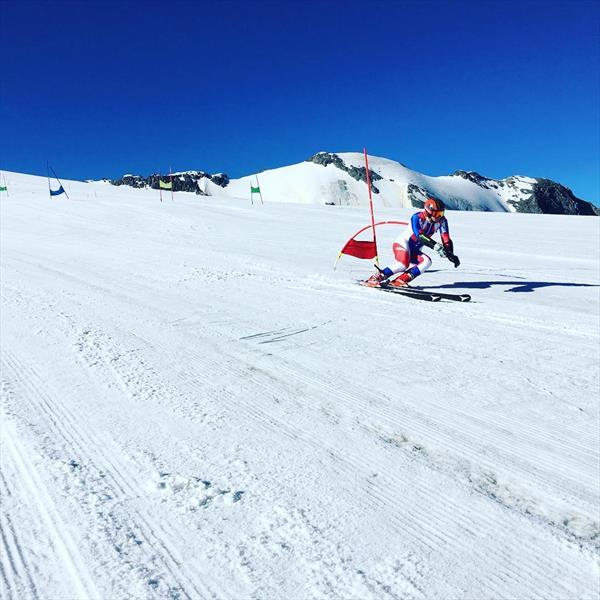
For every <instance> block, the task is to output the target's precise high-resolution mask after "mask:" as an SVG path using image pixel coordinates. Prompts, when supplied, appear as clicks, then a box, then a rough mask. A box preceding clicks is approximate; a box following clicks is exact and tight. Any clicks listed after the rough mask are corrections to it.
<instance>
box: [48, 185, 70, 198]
mask: <svg viewBox="0 0 600 600" xmlns="http://www.w3.org/2000/svg"><path fill="white" fill-rule="evenodd" d="M65 193H66V192H65V188H64V187H63V186H62V185H61V186H60V187H59V188H58V189H57V190H53V189H52V188H50V195H51V196H60V195H61V194H65Z"/></svg>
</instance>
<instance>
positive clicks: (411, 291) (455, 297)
mask: <svg viewBox="0 0 600 600" xmlns="http://www.w3.org/2000/svg"><path fill="white" fill-rule="evenodd" d="M359 283H360V284H361V285H365V282H364V281H360V282H359ZM366 287H371V286H366ZM371 289H374V290H381V291H383V292H389V293H392V294H399V295H401V296H407V297H409V298H414V299H415V300H424V301H425V302H439V301H440V300H450V301H451V302H469V301H470V300H471V296H470V295H469V294H446V293H444V292H432V291H429V290H422V289H417V288H412V287H408V286H406V287H396V286H393V285H390V284H389V283H388V284H386V283H384V284H383V285H380V286H379V287H372V288H371Z"/></svg>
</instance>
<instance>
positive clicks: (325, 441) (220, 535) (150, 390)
mask: <svg viewBox="0 0 600 600" xmlns="http://www.w3.org/2000/svg"><path fill="white" fill-rule="evenodd" d="M380 166H381V168H383V165H380ZM316 167H317V166H315V168H316ZM319 168H321V169H323V170H325V168H323V167H319ZM263 181H264V183H263ZM7 183H8V186H9V192H10V197H8V198H7V197H6V194H4V193H2V194H1V195H0V210H1V212H0V217H1V248H0V250H1V253H0V259H1V283H2V289H1V291H2V310H1V314H0V316H1V322H0V325H1V334H2V335H1V359H2V362H1V370H2V373H1V375H2V403H1V409H2V413H1V420H0V424H1V431H0V433H1V436H0V451H1V453H0V467H1V469H0V474H1V476H0V489H1V493H2V505H1V510H0V518H1V521H0V527H1V535H0V548H1V549H0V597H2V598H14V599H18V600H21V599H23V598H40V599H49V598H52V599H57V598H61V599H67V598H173V599H174V598H297V599H305V598H361V599H363V598H373V599H382V598H398V599H403V600H404V599H409V598H417V599H431V598H445V599H451V598H452V599H456V598H464V599H486V598H489V599H492V598H493V599H496V598H546V599H557V600H558V599H561V600H562V599H566V598H573V599H575V598H577V599H582V598H583V599H588V598H589V599H595V598H597V597H598V594H599V593H600V590H599V583H598V581H599V566H598V557H599V547H600V529H599V524H598V510H599V502H600V489H599V479H598V477H599V476H598V469H599V426H598V425H599V410H598V396H597V393H598V384H599V377H598V364H599V358H600V357H599V344H598V341H599V334H600V331H599V328H600V323H599V290H600V273H599V258H600V257H599V255H598V252H599V247H598V238H599V229H598V227H599V226H598V223H599V220H598V219H597V218H595V217H589V218H587V217H579V218H573V217H557V216H546V215H524V214H513V213H495V214H490V213H487V214H484V213H463V212H460V213H458V212H457V213H451V214H450V226H451V232H452V234H453V237H454V239H455V246H456V252H457V254H458V255H459V256H460V258H461V260H462V265H461V267H460V268H459V269H458V270H454V269H453V268H451V267H450V266H449V263H444V262H441V261H440V260H439V259H434V267H433V271H432V272H430V273H428V274H426V275H424V276H423V277H422V282H421V283H422V284H423V285H426V286H428V287H430V288H432V289H442V290H446V291H453V290H454V291H459V290H461V291H462V290H464V291H468V292H469V293H471V294H472V295H473V302H471V303H470V304H454V303H445V302H440V303H436V304H431V303H424V302H419V301H416V300H411V299H406V298H403V297H397V296H392V295H391V294H386V293H382V292H379V291H377V290H369V289H366V288H361V287H359V286H356V285H354V284H353V283H352V279H353V278H356V277H358V276H362V275H364V274H366V273H368V272H369V271H370V268H369V265H368V264H366V263H365V262H363V261H358V260H356V259H352V258H346V257H345V258H343V259H342V260H341V262H340V264H339V267H338V270H337V271H336V272H333V271H332V269H331V266H332V264H333V260H334V258H335V256H336V255H337V252H338V251H339V249H340V247H341V246H342V244H343V242H344V241H345V240H346V239H347V238H348V237H349V236H350V235H351V234H352V233H353V232H354V231H356V230H357V229H359V228H360V227H361V226H363V225H364V224H366V223H367V222H368V218H367V215H366V213H365V210H364V209H361V208H340V207H332V206H318V205H313V206H305V205H301V204H277V203H271V202H266V203H265V205H264V206H261V205H254V206H250V204H249V202H248V200H247V199H245V200H235V199H231V198H228V199H227V200H226V201H223V200H222V199H219V198H217V197H212V198H206V197H199V196H196V195H194V194H186V193H179V194H175V201H174V202H171V200H170V197H169V196H168V195H165V201H164V202H162V203H160V202H159V201H158V192H156V191H153V190H144V189H142V190H136V189H132V188H126V187H118V188H117V187H112V186H107V185H104V184H101V183H87V184H84V183H76V182H68V181H67V182H64V183H65V187H66V188H67V191H68V192H69V194H70V196H71V200H67V199H66V198H65V197H64V196H61V197H58V198H57V199H53V200H50V199H49V198H48V195H47V183H46V180H45V179H43V178H38V177H33V176H26V175H19V174H15V173H8V174H7ZM261 185H265V190H266V191H267V192H268V187H267V186H268V179H267V178H266V177H265V178H264V179H263V180H261ZM266 199H267V200H268V196H266ZM300 200H301V199H300ZM375 202H376V209H377V211H378V213H377V216H378V217H380V218H382V219H383V218H387V219H394V218H395V219H397V218H403V219H406V218H408V216H409V215H410V212H411V211H410V210H409V209H404V210H382V209H381V204H379V203H378V199H377V198H376V199H375ZM394 234H395V229H394V228H393V227H388V229H387V230H384V229H382V231H381V234H380V242H381V249H382V251H381V255H382V257H383V262H384V263H385V262H386V261H387V260H389V258H390V252H389V244H390V242H391V239H392V237H393V236H394ZM573 240H576V243H575V244H574V243H573Z"/></svg>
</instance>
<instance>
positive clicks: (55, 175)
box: [50, 167, 71, 200]
mask: <svg viewBox="0 0 600 600" xmlns="http://www.w3.org/2000/svg"><path fill="white" fill-rule="evenodd" d="M50 170H51V171H52V174H53V175H54V178H55V179H56V181H58V185H60V187H61V188H62V190H63V192H64V193H65V196H66V197H67V198H69V194H67V190H65V186H64V185H63V184H62V181H61V180H60V179H59V178H58V175H57V174H56V172H55V171H54V169H53V168H52V167H50ZM70 199H71V198H69V200H70Z"/></svg>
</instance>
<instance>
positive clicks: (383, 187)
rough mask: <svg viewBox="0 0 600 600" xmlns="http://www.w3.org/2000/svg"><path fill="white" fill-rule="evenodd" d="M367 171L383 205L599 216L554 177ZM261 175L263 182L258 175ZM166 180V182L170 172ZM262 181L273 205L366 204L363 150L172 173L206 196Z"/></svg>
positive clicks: (185, 187)
mask: <svg viewBox="0 0 600 600" xmlns="http://www.w3.org/2000/svg"><path fill="white" fill-rule="evenodd" d="M369 168H370V175H371V181H372V185H373V193H374V194H375V199H376V201H377V202H378V204H379V206H383V207H402V208H407V207H420V206H422V204H423V201H424V199H425V198H426V197H427V196H431V195H433V196H436V197H438V198H441V199H442V200H444V202H445V203H446V205H447V206H448V208H449V209H451V210H476V211H486V212H525V213H547V214H566V215H594V214H598V209H597V208H596V207H595V206H594V205H593V204H591V203H590V202H587V201H585V200H581V199H580V198H577V197H576V196H575V195H574V194H573V192H572V191H571V190H570V189H569V188H567V187H565V186H563V185H561V184H559V183H556V182H554V181H551V180H549V179H540V178H533V177H524V176H516V175H515V176H512V177H507V178H506V179H491V178H489V177H484V176H483V175H480V174H479V173H476V172H474V171H455V172H454V173H452V174H451V175H446V176H441V177H430V176H428V175H423V174H422V173H419V172H417V171H413V170H412V169H409V168H408V167H406V166H404V165H403V164H401V163H399V162H396V161H393V160H389V159H386V158H380V157H377V156H372V157H370V158H369ZM257 178H258V179H257ZM162 179H163V180H165V181H167V180H168V176H165V175H163V176H162ZM158 180H159V175H157V174H155V175H151V176H149V177H145V178H144V177H142V176H139V175H125V176H123V177H122V178H121V179H118V180H115V181H114V182H113V183H114V184H115V185H131V186H133V187H137V188H140V187H152V188H158ZM257 180H258V182H259V184H260V189H261V192H262V195H263V198H264V199H265V200H268V201H272V202H298V203H303V204H329V205H338V206H360V205H363V204H366V203H367V202H368V196H367V192H366V169H365V166H364V158H363V155H362V154H360V153H357V152H346V153H340V154H332V153H329V152H318V153H317V154H315V155H314V156H312V157H311V158H309V159H308V160H306V161H304V162H302V163H299V164H295V165H290V166H287V167H281V168H278V169H271V170H267V171H263V172H261V173H259V174H258V175H256V174H253V175H249V176H246V177H241V178H240V179H231V180H230V179H229V177H227V175H225V174H223V173H219V174H216V175H210V174H209V173H206V172H204V171H187V172H184V173H175V174H173V184H174V189H175V190H176V191H187V192H191V191H195V192H196V193H199V194H202V195H207V196H218V197H224V196H225V197H237V198H239V197H247V196H248V194H249V191H250V186H251V185H253V186H256V182H257Z"/></svg>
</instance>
